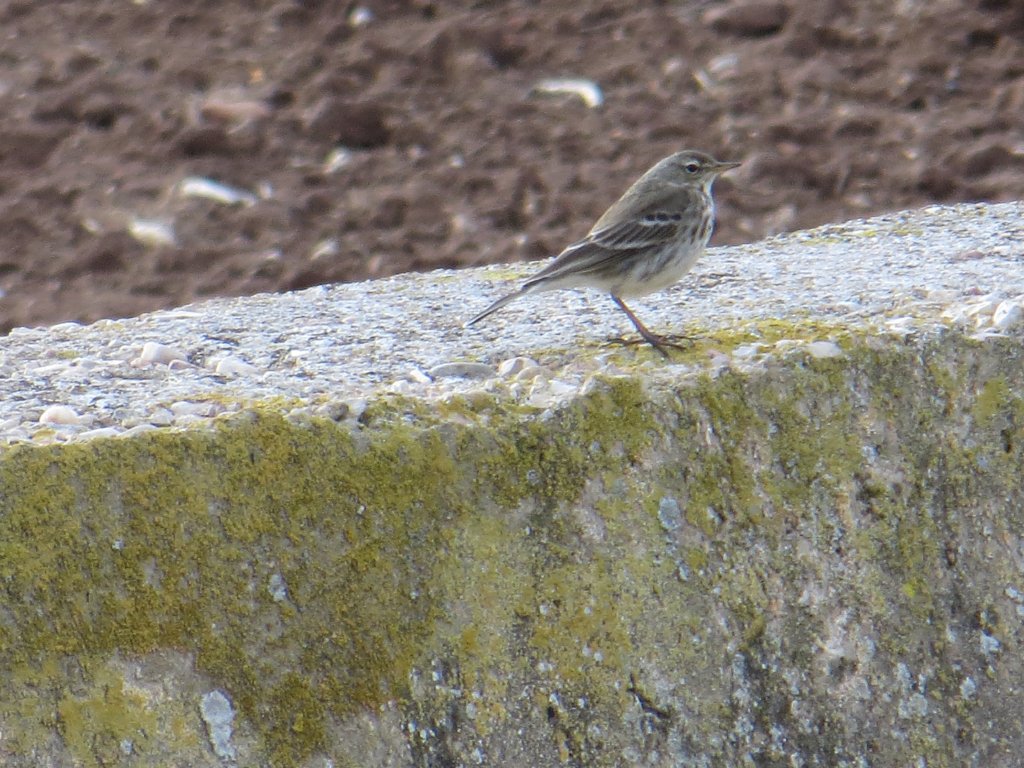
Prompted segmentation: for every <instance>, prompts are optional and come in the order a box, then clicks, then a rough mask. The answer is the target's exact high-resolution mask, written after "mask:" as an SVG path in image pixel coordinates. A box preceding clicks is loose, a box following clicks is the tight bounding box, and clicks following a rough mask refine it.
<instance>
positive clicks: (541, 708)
mask: <svg viewBox="0 0 1024 768" xmlns="http://www.w3.org/2000/svg"><path fill="white" fill-rule="evenodd" d="M833 331H834V329H833V330H832V331H830V330H828V329H825V328H823V327H820V326H815V327H813V328H808V329H807V335H808V336H811V337H814V338H821V337H823V336H826V337H829V336H832V337H834V336H835V333H834V332H833ZM744 333H746V332H744ZM765 333H766V331H765V330H764V329H762V331H761V332H760V337H761V338H764V336H765ZM786 334H787V335H792V328H790V329H788V330H787V331H786ZM749 341H750V338H748V337H747V336H743V337H742V338H738V340H737V343H748V342H749ZM709 343H712V342H709ZM713 343H715V344H716V345H717V346H720V347H721V346H726V345H727V342H726V340H725V339H724V338H723V339H718V340H717V342H713ZM841 346H842V349H843V355H842V356H841V357H836V358H827V359H816V358H814V357H812V356H808V355H806V354H801V353H800V352H799V350H796V351H794V352H793V353H792V354H779V355H777V356H773V357H769V359H767V360H766V361H765V362H764V363H763V364H762V365H760V366H759V367H757V368H753V369H750V370H746V371H742V370H738V369H728V368H726V369H723V370H716V371H713V372H706V373H700V374H698V375H695V376H690V377H688V378H686V379H680V380H675V381H672V380H670V379H668V378H665V377H662V378H658V377H650V378H642V377H641V376H639V375H620V376H606V377H598V378H595V379H594V380H593V381H592V382H591V383H590V384H588V385H587V387H585V389H584V391H583V392H582V393H581V394H580V395H579V396H577V397H575V398H571V399H567V400H566V401H565V402H564V403H562V404H560V405H558V406H554V407H551V408H546V409H540V408H528V407H523V406H522V405H518V404H515V403H512V402H509V401H507V400H505V399H503V398H502V397H501V396H500V395H495V396H494V397H490V398H488V397H471V398H465V399H460V398H452V399H449V400H447V401H445V402H443V403H430V402H427V401H423V400H416V399H415V398H403V397H381V398H378V399H375V400H374V401H373V402H372V403H371V404H370V406H369V407H368V408H367V410H366V411H365V413H363V414H362V416H361V417H360V419H359V420H358V421H351V420H350V421H340V422H336V421H333V420H330V419H326V418H315V417H310V418H304V419H301V420H295V419H290V418H288V417H287V416H286V415H285V413H283V412H282V409H280V408H277V407H274V406H269V407H261V408H257V409H253V410H250V411H247V412H245V413H241V414H236V415H234V416H230V417H224V418H222V419H220V420H218V421H217V422H216V423H215V424H214V425H213V426H212V427H209V426H208V427H205V428H201V429H191V430H173V431H172V430H156V431H153V432H149V433H145V434H141V435H138V436H135V437H132V438H130V439H97V440H92V441H88V442H83V443H74V444H67V445H59V446H57V445H55V446H45V447H39V446H23V447H14V448H11V449H8V450H6V451H5V452H4V453H3V454H2V455H0V584H2V585H3V593H2V595H3V597H2V598H0V601H2V602H0V668H2V669H3V673H4V676H5V679H7V680H9V681H10V684H9V685H8V686H7V687H6V690H5V693H4V696H3V702H2V704H0V732H2V734H3V735H2V738H0V754H4V755H5V757H6V758H8V759H9V760H10V761H12V762H10V764H12V765H30V764H32V760H33V759H34V758H33V755H38V754H39V752H38V750H40V749H42V750H44V751H45V753H46V754H48V755H53V756H55V758H54V759H56V760H57V761H58V762H59V761H64V762H65V763H67V764H74V765H83V766H105V765H119V764H121V765H161V764H168V762H171V760H170V757H169V756H175V759H177V760H179V761H180V760H184V761H187V762H188V763H189V764H191V765H217V764H220V762H219V759H218V758H217V756H216V755H215V753H214V751H213V748H212V746H211V744H210V741H209V739H208V734H207V733H206V731H205V730H204V725H203V720H202V718H201V716H200V703H201V701H202V700H203V698H202V697H203V696H204V695H208V694H209V693H210V692H211V691H223V692H224V694H225V696H227V697H229V698H230V702H231V705H232V706H233V708H234V712H235V713H236V716H235V719H234V721H233V724H234V726H235V727H236V728H237V730H236V731H235V732H233V741H232V745H233V746H234V748H236V749H237V755H238V756H237V761H238V764H239V765H243V764H267V765H274V766H313V765H323V764H325V763H324V762H323V761H325V760H327V759H330V760H332V761H333V763H334V764H335V765H361V766H376V765H380V766H384V765H410V766H411V765H429V766H449V765H474V764H484V765H509V766H555V765H576V766H619V765H630V764H653V765H755V764H756V765H793V764H804V765H814V764H820V765H824V764H828V765H849V766H855V765H864V764H869V765H875V764H877V765H908V764H916V763H918V762H919V761H923V762H924V763H925V764H927V765H929V766H933V765H961V764H965V763H966V764H970V763H972V762H974V763H979V764H980V763H986V764H989V765H1004V764H1005V765H1009V764H1011V763H1010V762H1007V761H1008V760H1009V759H1010V758H1009V756H1011V755H1017V754H1020V751H1021V748H1022V746H1024V745H1022V744H1021V736H1020V733H1019V728H1018V727H1017V725H1018V720H1019V712H1020V711H1021V707H1022V706H1024V699H1022V694H1021V690H1020V687H1019V683H1018V682H1017V681H1019V680H1020V679H1021V675H1022V674H1024V668H1022V667H1024V664H1022V662H1021V658H1022V655H1021V647H1020V638H1021V628H1020V627H1021V621H1022V618H1021V617H1022V614H1024V598H1021V597H1020V595H1021V593H1024V577H1022V575H1021V571H1020V568H1019V566H1018V565H1017V562H1018V558H1019V553H1020V551H1021V547H1022V541H1021V537H1022V533H1024V513H1022V510H1024V492H1022V489H1021V483H1020V474H1021V470H1022V451H1024V398H1022V394H1021V390H1020V388H1019V386H1018V382H1020V381H1021V380H1022V377H1021V373H1022V368H1024V365H1022V359H1024V357H1022V353H1021V350H1020V348H1019V346H1018V345H1017V344H1016V342H1014V341H1012V340H989V341H983V342H982V341H972V340H970V339H966V338H964V337H963V336H961V335H959V334H956V333H939V334H933V335H930V336H926V337H925V336H922V337H920V338H916V339H907V340H899V339H895V338H887V339H885V340H884V343H879V339H878V338H874V337H867V336H857V335H856V334H846V335H844V336H843V338H842V345H841ZM1013 595H1017V597H1016V598H1015V597H1013ZM40 745H42V746H40Z"/></svg>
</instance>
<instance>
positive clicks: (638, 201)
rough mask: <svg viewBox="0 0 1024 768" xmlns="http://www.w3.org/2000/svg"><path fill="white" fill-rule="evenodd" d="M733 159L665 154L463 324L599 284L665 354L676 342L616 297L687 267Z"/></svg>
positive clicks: (652, 286)
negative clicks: (521, 301) (587, 226)
mask: <svg viewBox="0 0 1024 768" xmlns="http://www.w3.org/2000/svg"><path fill="white" fill-rule="evenodd" d="M738 165H739V163H723V162H719V161H718V160H715V159H714V158H713V157H711V156H710V155H706V154H704V153H703V152H697V151H694V150H684V151H682V152H676V153H675V154H674V155H669V156H668V157H666V158H665V159H664V160H661V161H660V162H658V163H657V164H656V165H655V166H654V167H653V168H651V169H650V170H649V171H647V173H645V174H644V175H643V176H641V177H640V178H639V179H638V180H637V181H636V182H635V183H634V184H633V186H631V187H630V188H629V189H627V190H626V192H625V194H624V195H623V196H622V197H620V198H619V199H618V201H617V202H616V203H615V204H614V205H612V207H611V208H609V209H608V210H607V211H605V212H604V215H603V216H601V218H600V219H598V220H597V223H596V224H594V226H593V228H592V229H591V230H590V232H588V233H587V236H586V237H584V238H583V239H582V240H579V241H577V242H575V243H573V244H572V245H570V246H569V247H568V248H566V249H565V250H564V251H562V252H561V253H560V254H558V256H557V257H555V260H554V261H553V262H551V263H550V264H549V265H548V266H547V267H545V268H544V269H542V270H541V271H540V272H538V273H537V274H536V275H534V276H533V277H531V278H530V279H529V280H527V281H526V282H525V283H523V286H522V288H520V289H519V290H518V291H516V292H515V293H512V294H509V295H508V296H504V297H503V298H500V299H498V300H497V301H496V302H494V303H493V304H491V306H489V307H488V308H487V309H485V310H484V311H483V312H481V313H480V314H479V315H477V316H476V317H474V318H473V319H472V320H470V321H469V322H467V323H466V325H472V324H473V323H476V322H478V321H480V320H483V319H484V318H485V317H487V316H488V315H489V314H491V313H492V312H495V311H497V310H499V309H501V308H502V307H504V306H505V305H506V304H508V303H509V302H511V301H514V300H515V299H518V298H519V297H520V296H525V295H526V294H528V293H534V292H537V291H552V290H555V289H557V288H599V289H601V290H602V291H607V292H608V293H609V294H611V297H612V301H614V302H615V304H616V305H617V306H618V307H619V309H621V310H622V311H623V312H625V313H626V316H627V317H628V318H629V319H630V321H631V322H632V323H633V326H634V327H635V328H636V329H637V331H638V332H639V333H640V336H641V337H642V338H643V340H644V341H646V342H647V343H648V344H650V345H651V346H653V347H654V348H655V349H657V350H658V351H659V352H661V353H662V354H663V355H665V356H666V357H667V356H668V352H667V350H666V347H673V346H677V345H676V344H673V343H672V342H671V341H669V340H668V339H667V338H666V337H664V336H659V335H657V334H655V333H651V332H650V331H649V330H647V328H646V327H645V326H644V324H643V323H641V322H640V320H639V319H638V318H637V316H636V315H634V314H633V311H632V310H631V309H630V308H629V307H627V306H626V304H625V302H623V300H622V297H624V296H625V297H631V296H644V295H646V294H648V293H653V292H654V291H660V290H662V289H663V288H667V287H668V286H670V285H672V284H673V283H675V282H676V281H677V280H679V278H681V277H682V276H683V275H685V274H686V273H687V272H689V271H690V269H691V268H692V267H693V265H694V263H695V262H696V261H697V259H698V258H700V256H701V254H702V253H704V247H705V246H706V245H707V243H708V239H709V238H710V237H711V231H712V229H713V228H714V225H715V203H714V200H712V198H711V185H712V184H713V183H714V181H715V177H717V176H718V175H719V174H720V173H723V172H724V171H727V170H729V169H730V168H735V167H736V166H738Z"/></svg>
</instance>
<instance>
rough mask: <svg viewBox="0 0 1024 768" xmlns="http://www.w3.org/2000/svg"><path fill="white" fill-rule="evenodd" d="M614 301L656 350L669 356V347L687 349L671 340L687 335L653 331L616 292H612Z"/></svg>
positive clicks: (641, 335)
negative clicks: (661, 333) (660, 334)
mask: <svg viewBox="0 0 1024 768" xmlns="http://www.w3.org/2000/svg"><path fill="white" fill-rule="evenodd" d="M612 301H614V302H615V304H616V306H617V307H618V308H619V309H621V310H622V311H623V312H625V313H626V317H628V318H629V321H630V322H631V323H633V327H634V328H636V330H637V333H639V334H640V337H641V338H642V339H643V340H644V341H646V342H647V343H648V344H650V345H651V346H652V347H654V348H655V349H656V350H658V351H659V352H661V354H662V355H664V356H665V357H668V349H667V348H668V347H671V348H672V349H686V345H684V344H679V343H677V342H674V341H671V339H672V338H686V337H685V336H682V337H671V336H659V335H658V334H656V333H651V332H650V331H649V330H647V326H645V325H644V324H643V323H641V322H640V318H638V317H637V316H636V315H634V314H633V310H631V309H630V308H629V307H627V306H626V302H624V301H623V300H622V299H620V298H619V297H618V296H616V295H614V294H612ZM626 343H629V342H626Z"/></svg>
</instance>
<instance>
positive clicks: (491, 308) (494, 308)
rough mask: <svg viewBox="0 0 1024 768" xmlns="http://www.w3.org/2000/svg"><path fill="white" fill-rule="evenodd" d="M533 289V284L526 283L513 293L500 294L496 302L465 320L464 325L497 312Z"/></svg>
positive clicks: (471, 323)
mask: <svg viewBox="0 0 1024 768" xmlns="http://www.w3.org/2000/svg"><path fill="white" fill-rule="evenodd" d="M533 289H534V286H532V285H527V286H523V287H522V288H520V289H519V290H518V291H516V292H515V293H510V294H509V295H508V296H502V297H501V298H500V299H498V300H497V301H496V302H494V303H493V304H491V306H489V307H488V308H487V309H485V310H484V311H483V312H481V313H480V314H479V315H476V316H475V317H473V318H471V319H469V320H467V321H466V326H470V325H473V323H476V322H479V321H480V320H483V319H484V318H485V317H487V316H488V315H489V314H491V313H492V312H497V311H498V310H499V309H501V308H502V307H504V306H505V305H506V304H508V303H510V302H513V301H515V300H516V299H518V298H519V297H520V296H525V295H526V294H528V293H530V291H532V290H533Z"/></svg>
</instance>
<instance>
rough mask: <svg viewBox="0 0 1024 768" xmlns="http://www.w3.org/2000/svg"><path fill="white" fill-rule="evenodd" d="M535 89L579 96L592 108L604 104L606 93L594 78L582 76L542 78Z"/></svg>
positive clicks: (536, 90)
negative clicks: (588, 78)
mask: <svg viewBox="0 0 1024 768" xmlns="http://www.w3.org/2000/svg"><path fill="white" fill-rule="evenodd" d="M533 90H534V91H535V92H537V93H551V94H568V95H570V96H578V97H579V98H580V99H582V101H583V103H584V104H586V105H587V106H588V107H590V108H594V107H600V106H601V105H602V104H604V94H603V93H602V92H601V88H600V86H598V84H597V83H595V82H594V81H593V80H585V79H584V78H582V77H552V78H548V79H547V80H541V81H540V82H539V83H537V84H536V85H535V86H533Z"/></svg>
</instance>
